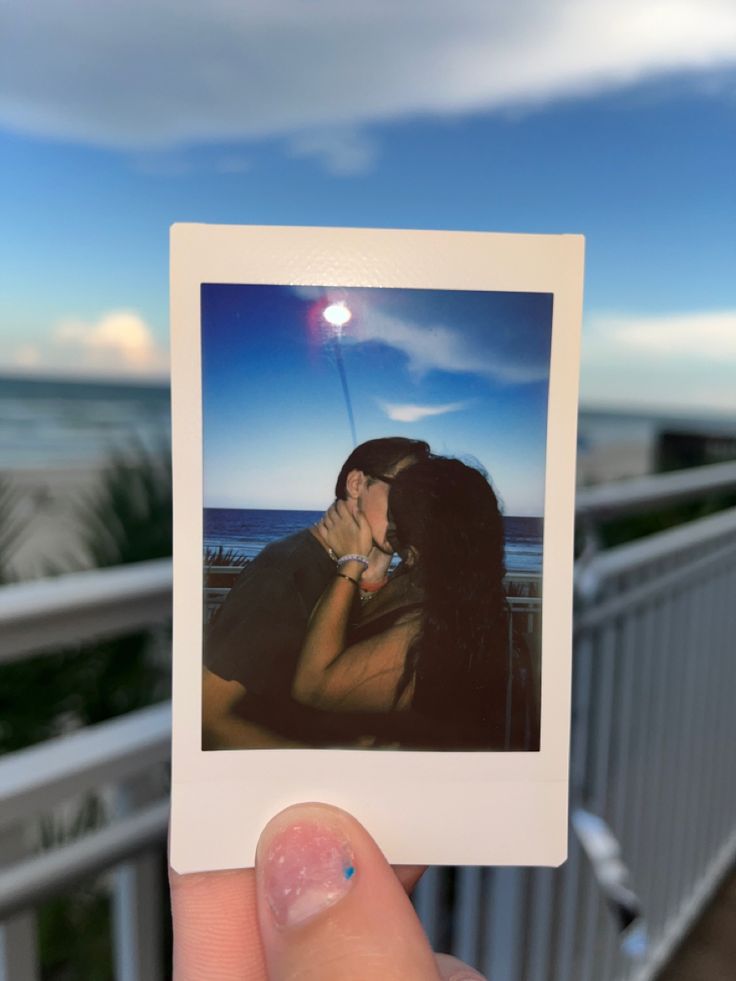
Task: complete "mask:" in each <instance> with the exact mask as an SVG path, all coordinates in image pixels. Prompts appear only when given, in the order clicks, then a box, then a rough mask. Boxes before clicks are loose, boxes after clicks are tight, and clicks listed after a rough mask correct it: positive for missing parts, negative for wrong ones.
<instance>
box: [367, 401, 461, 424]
mask: <svg viewBox="0 0 736 981" xmlns="http://www.w3.org/2000/svg"><path fill="white" fill-rule="evenodd" d="M378 404H379V405H380V406H381V408H382V409H383V411H384V412H385V413H386V415H387V416H388V417H389V419H393V420H394V422H419V421H420V420H421V419H426V418H427V417H428V416H444V415H445V414H446V413H448V412H459V411H460V410H461V409H466V408H467V407H468V405H469V403H468V402H448V403H447V404H446V405H414V404H413V403H411V402H404V403H398V402H381V401H379V403H378Z"/></svg>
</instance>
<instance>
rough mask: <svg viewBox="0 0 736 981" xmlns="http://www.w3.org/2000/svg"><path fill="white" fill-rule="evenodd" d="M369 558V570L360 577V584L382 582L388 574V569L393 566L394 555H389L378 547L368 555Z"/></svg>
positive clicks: (374, 547)
mask: <svg viewBox="0 0 736 981" xmlns="http://www.w3.org/2000/svg"><path fill="white" fill-rule="evenodd" d="M366 554H367V556H368V568H367V569H366V570H365V572H364V573H363V575H362V576H361V577H360V583H361V585H363V583H372V582H382V581H383V580H384V579H385V578H386V575H387V574H388V567H389V566H390V565H391V559H392V558H393V555H390V554H389V555H387V554H386V553H385V552H382V551H381V549H380V548H378V547H377V546H376V545H374V546H373V548H372V549H371V550H370V552H367V553H366Z"/></svg>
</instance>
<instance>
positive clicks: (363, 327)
mask: <svg viewBox="0 0 736 981" xmlns="http://www.w3.org/2000/svg"><path fill="white" fill-rule="evenodd" d="M344 338H345V342H346V343H348V344H350V343H353V344H355V343H357V344H365V343H368V342H371V341H373V342H378V343H381V344H386V345H388V346H389V347H392V348H395V349H396V350H398V351H401V352H402V353H403V354H405V355H406V356H407V358H408V359H409V370H410V371H411V372H412V373H413V374H414V375H415V376H417V377H421V376H422V375H424V374H426V373H427V372H429V371H448V372H451V373H455V374H462V373H469V374H473V375H480V376H481V377H484V378H489V379H491V380H493V381H498V382H509V383H513V384H519V383H525V382H534V381H540V380H542V379H544V378H546V376H547V373H548V369H549V365H548V364H547V363H546V362H545V363H544V364H542V363H536V362H532V361H525V360H524V359H523V358H522V357H516V358H513V357H511V356H509V355H508V354H506V353H504V352H502V351H501V350H498V349H496V350H494V346H493V340H492V337H490V336H489V337H487V338H486V343H485V344H484V345H483V346H480V345H479V344H478V338H477V337H473V336H469V335H468V334H467V333H465V332H463V331H460V330H456V329H454V328H451V327H447V326H444V325H442V324H436V325H428V326H424V325H422V326H420V325H419V324H414V323H410V322H409V321H405V320H401V319H399V318H398V317H392V316H389V315H387V314H384V313H380V312H377V311H375V312H372V313H371V315H370V316H369V317H361V318H359V319H358V320H357V321H356V323H355V325H354V326H353V327H352V328H351V331H350V333H349V334H347V333H346V334H345V335H344Z"/></svg>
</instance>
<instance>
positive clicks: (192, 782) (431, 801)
mask: <svg viewBox="0 0 736 981" xmlns="http://www.w3.org/2000/svg"><path fill="white" fill-rule="evenodd" d="M583 254H584V239H583V237H582V236H579V235H520V234H502V233H485V232H440V231H408V230H397V229H392V230H388V229H385V230H384V229H352V228H308V227H294V228H290V227H271V226H238V225H198V224H178V225H174V226H172V229H171V365H172V450H173V480H174V611H173V617H174V625H173V737H172V742H173V746H172V757H173V764H172V793H171V796H172V814H171V836H170V859H171V864H172V866H173V867H174V869H176V870H177V871H178V872H195V871H203V870H208V869H226V868H238V867H249V866H252V865H253V862H254V856H255V847H256V842H257V840H258V836H259V834H260V831H261V829H262V828H263V826H264V825H265V824H266V822H267V821H268V819H269V818H271V817H272V816H273V815H274V814H275V813H277V812H278V811H280V810H281V809H283V808H284V807H287V806H288V805H290V804H294V803H297V802H300V801H310V800H311V801H325V802H329V803H331V804H335V805H337V806H339V807H342V808H344V809H345V810H347V811H350V812H351V813H352V814H353V815H354V816H355V817H356V818H357V819H358V820H359V821H361V823H363V824H364V825H365V826H366V827H367V828H368V830H369V831H370V833H371V834H372V835H373V837H374V838H375V840H376V841H377V842H378V844H379V846H380V847H381V849H382V850H383V852H384V853H385V854H386V856H387V858H388V860H389V861H390V862H392V863H395V864H412V865H414V864H436V865H531V866H535V865H544V866H557V865H559V864H561V863H562V862H563V861H564V860H565V858H566V855H567V837H568V834H567V804H568V750H569V730H570V685H571V662H572V656H571V651H572V569H573V533H574V499H575V448H576V433H577V411H578V403H577V399H578V374H579V353H580V326H581V319H582V293H583ZM202 283H236V284H248V285H251V284H253V285H255V284H268V285H281V286H298V285H304V286H315V285H317V286H326V287H329V286H353V287H395V288H410V289H446V290H487V291H496V290H498V291H506V292H523V293H530V292H542V293H552V294H553V297H554V298H553V312H552V349H551V362H550V378H549V403H548V417H547V455H546V473H545V501H544V546H543V578H542V583H543V599H542V602H543V616H542V699H541V744H540V749H539V751H535V752H528V753H527V752H524V753H518V752H452V751H441V752H440V751H438V752H428V751H421V752H414V751H407V750H401V751H387V750H381V751H375V752H371V751H369V750H342V749H339V750H332V749H297V750H294V749H285V750H281V749H261V750H259V749H246V750H223V751H212V750H208V751H204V750H202V725H201V702H202V691H201V686H202V631H203V614H202V606H203V604H202V586H203V582H202V578H203V568H202V535H203V491H202V487H203V453H202V450H203V447H202V375H201V310H200V293H201V284H202Z"/></svg>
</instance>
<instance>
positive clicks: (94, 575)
mask: <svg viewBox="0 0 736 981" xmlns="http://www.w3.org/2000/svg"><path fill="white" fill-rule="evenodd" d="M734 487H736V464H722V465H718V466H716V467H709V468H702V469H701V470H699V471H689V472H687V473H686V474H672V475H667V476H665V477H657V478H647V479H646V480H643V481H630V482H626V483H621V484H620V485H611V486H609V487H606V488H596V489H594V490H589V491H585V492H581V494H580V495H579V500H578V506H579V515H580V516H581V518H584V520H585V521H586V522H587V524H588V529H589V530H590V528H591V527H593V526H594V524H595V522H596V521H598V520H599V519H601V518H606V517H610V516H613V515H618V514H621V513H626V512H628V511H634V510H643V509H645V508H646V507H650V508H651V507H652V506H654V505H656V506H660V505H662V504H664V503H667V502H673V503H674V502H677V501H683V500H687V499H693V498H697V497H702V496H704V495H705V494H707V493H712V492H716V491H717V492H721V491H724V490H727V489H733V488H734ZM594 540H595V538H594V535H592V536H591V541H593V542H594ZM576 583H577V592H578V600H579V602H578V609H577V611H576V640H575V661H574V717H573V745H572V761H571V763H572V767H571V778H572V786H571V795H572V800H573V803H576V804H577V803H581V804H584V805H586V806H587V807H588V808H589V809H590V810H592V811H594V812H595V813H598V814H600V815H601V816H603V817H604V818H606V819H607V821H608V822H609V824H610V825H611V827H612V828H613V830H614V832H615V833H616V834H617V835H618V837H619V838H620V841H621V843H622V847H623V854H624V858H625V860H626V861H627V862H628V864H629V865H630V867H631V870H632V874H633V876H634V884H635V886H636V887H637V888H638V890H639V892H640V894H641V896H642V899H643V902H644V910H645V913H646V915H647V918H648V924H649V930H650V936H651V948H650V955H649V958H648V960H646V961H645V962H643V963H641V964H639V965H633V964H630V963H627V962H626V961H625V960H624V958H623V956H622V955H621V953H620V951H619V947H618V942H617V936H616V932H615V929H614V922H613V919H612V918H611V917H610V916H609V914H608V913H607V911H606V910H605V909H603V907H602V901H601V898H600V895H599V892H598V890H597V888H596V886H595V884H594V882H593V879H592V876H591V872H590V870H589V869H588V867H587V864H586V862H585V861H584V859H583V857H582V855H581V853H580V849H579V846H578V844H577V841H576V840H575V838H574V837H573V838H571V843H570V858H569V860H568V862H567V863H566V865H565V866H563V868H562V869H559V870H546V869H499V870H493V869H479V868H463V869H457V870H445V869H432V870H430V872H429V873H428V874H427V875H426V876H425V877H424V879H423V881H422V883H421V884H420V886H419V888H418V891H417V895H416V904H417V908H418V909H419V911H420V913H421V915H422V918H423V921H424V923H425V925H426V927H427V929H428V932H429V934H430V937H431V938H432V939H433V940H434V941H436V942H437V943H438V944H439V945H440V946H442V947H444V948H445V949H448V948H451V949H453V950H454V951H455V952H456V953H457V954H458V955H459V956H460V957H463V958H464V959H466V960H468V961H470V962H471V963H475V964H477V965H478V966H480V967H481V969H483V970H484V971H486V972H487V973H488V974H489V975H490V976H491V977H493V978H494V979H495V978H501V979H504V981H570V979H580V981H609V979H611V981H612V979H616V981H624V979H627V981H634V979H635V981H644V979H648V978H651V977H653V975H654V973H655V970H656V969H657V967H658V966H659V965H660V964H661V963H662V962H663V961H664V960H665V959H666V958H667V956H668V955H669V952H670V951H671V950H672V948H673V946H674V945H675V944H676V943H677V941H678V940H679V939H680V938H681V937H682V935H683V931H684V930H685V928H686V927H687V925H688V924H689V923H690V922H691V921H692V919H693V918H694V917H695V916H697V914H698V913H699V911H700V910H701V909H702V907H703V904H704V902H705V901H706V900H707V898H708V897H709V895H710V894H711V893H712V891H713V889H714V888H715V886H716V885H717V883H718V881H719V879H720V877H721V876H722V875H723V873H724V871H725V870H726V869H727V868H728V866H729V864H730V863H732V861H733V858H734V854H735V852H736V785H734V782H733V780H732V765H731V754H730V747H731V746H733V745H734V744H736V723H735V722H734V719H735V718H736V715H735V714H734V713H733V712H732V709H731V705H730V701H731V698H730V696H731V693H732V692H733V690H734V682H736V676H735V665H736V660H735V659H733V657H732V656H731V652H732V649H733V641H732V638H733V636H734V635H736V619H735V617H736V604H734V602H733V597H734V596H736V511H730V512H722V513H721V514H718V515H715V516H713V517H710V518H705V519H702V520H700V521H697V522H692V523H690V524H689V525H686V526H682V527H679V528H675V529H673V530H671V531H668V532H664V533H662V534H658V535H654V536H650V537H649V538H646V539H643V540H641V541H638V542H635V543H633V544H630V545H625V546H621V547H619V548H615V549H610V550H607V551H604V552H599V553H597V554H595V550H594V548H589V549H588V550H587V551H586V554H585V558H584V559H583V560H582V561H581V562H580V563H579V564H578V566H577V568H576ZM170 593H171V564H170V562H168V561H164V562H151V563H143V564H141V565H140V566H128V567H125V568H122V569H111V570H100V571H96V572H89V573H79V574H75V575H73V576H65V577H62V578H60V579H58V580H53V581H47V582H41V583H28V584H23V585H18V586H8V587H3V588H2V589H0V638H2V650H0V660H6V661H10V660H12V661H17V660H21V659H24V658H25V657H29V656H31V655H32V654H34V653H35V652H37V651H40V650H43V649H45V648H47V647H48V646H49V644H50V643H51V642H52V641H54V642H55V646H57V645H58V644H60V643H61V642H63V643H66V644H68V643H70V642H79V641H82V640H84V641H87V640H90V639H93V638H96V637H102V636H110V635H118V634H122V633H124V632H126V631H128V630H135V629H140V628H142V627H148V626H153V625H155V624H161V623H162V622H165V621H166V620H167V618H168V617H169V615H170V613H169V610H170ZM169 726H170V709H169V706H168V705H161V706H155V707H153V708H150V709H145V710H143V711H140V712H134V713H130V714H129V715H127V716H124V717H122V718H120V719H115V720H112V721H110V722H107V723H103V724H101V725H98V726H94V727H90V728H88V729H84V730H81V731H78V732H76V733H73V734H71V735H67V736H63V737H59V738H58V739H53V740H50V741H48V742H47V743H44V744H42V745H41V746H38V747H32V748H30V749H27V750H23V751H20V752H18V753H14V754H11V755H9V756H7V757H5V758H4V759H1V760H0V864H1V866H2V868H3V871H1V872H0V920H4V925H3V926H2V927H1V928H0V981H6V979H7V981H10V979H12V981H36V979H37V978H38V977H39V976H40V975H39V969H38V952H37V939H36V926H35V915H34V912H33V910H34V908H35V907H36V906H37V905H38V904H39V903H40V902H42V901H43V900H44V899H45V898H47V897H48V896H50V895H53V894H58V893H60V892H63V891H65V890H66V889H68V888H69V887H70V885H73V884H74V883H76V882H77V881H80V880H81V879H83V878H84V877H90V876H96V875H98V874H99V873H100V872H102V871H104V870H106V869H114V871H113V873H112V876H113V878H112V880H111V881H112V887H111V888H112V896H113V907H112V909H113V913H112V924H111V929H112V933H113V948H114V952H115V977H116V979H117V981H158V979H159V978H161V977H162V976H163V975H162V959H161V945H162V937H161V932H160V929H159V928H158V927H157V918H158V914H159V896H158V895H157V890H159V891H160V888H161V883H160V869H159V856H160V846H161V844H162V843H163V841H164V836H165V829H166V819H167V818H166V815H167V803H166V777H165V766H166V761H167V760H168V755H169ZM89 792H94V793H97V794H103V796H104V799H105V802H106V806H107V812H108V818H109V820H108V822H107V823H106V824H105V825H104V826H103V827H100V828H98V829H95V830H92V831H91V832H89V833H88V834H86V835H85V836H84V837H83V838H81V839H79V840H76V841H72V842H70V843H69V844H65V845H63V846H61V847H59V848H57V849H54V850H52V851H39V850H37V849H36V848H35V847H34V840H33V836H32V834H29V829H31V830H32V828H33V821H34V820H35V818H36V817H37V816H38V815H39V814H42V813H48V812H49V811H52V810H53V809H54V808H58V807H60V806H62V805H63V803H64V802H65V801H68V800H69V799H70V798H74V797H77V798H78V797H79V795H80V794H85V793H89ZM153 848H157V849H159V854H156V853H154V852H153V851H152V849H153ZM451 880H454V882H453V881H451ZM451 887H452V889H453V891H454V895H455V902H454V905H453V906H452V907H450V905H449V901H448V896H449V894H450V888H451Z"/></svg>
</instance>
